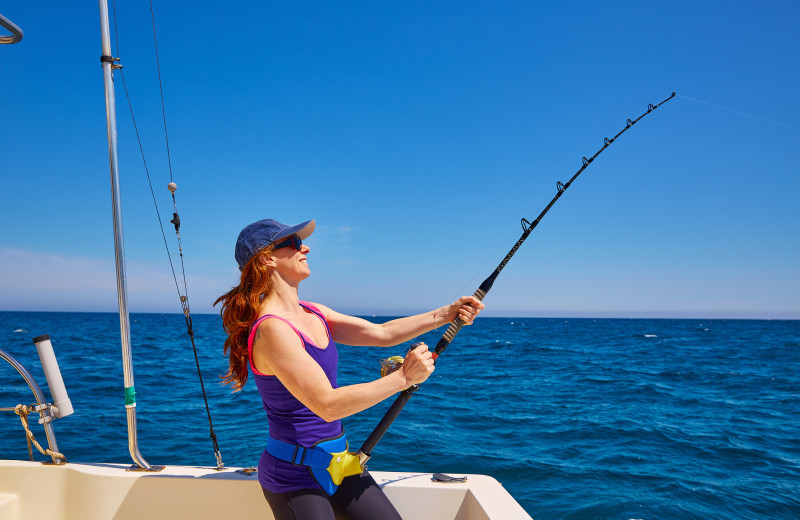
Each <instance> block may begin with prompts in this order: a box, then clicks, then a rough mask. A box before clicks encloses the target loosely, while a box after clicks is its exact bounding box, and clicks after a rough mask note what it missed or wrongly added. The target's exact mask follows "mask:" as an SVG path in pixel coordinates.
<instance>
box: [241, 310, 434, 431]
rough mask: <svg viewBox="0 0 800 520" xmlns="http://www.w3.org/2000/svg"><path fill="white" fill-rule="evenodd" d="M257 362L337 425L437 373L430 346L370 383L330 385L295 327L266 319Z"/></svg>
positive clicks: (255, 354)
mask: <svg viewBox="0 0 800 520" xmlns="http://www.w3.org/2000/svg"><path fill="white" fill-rule="evenodd" d="M253 364H254V365H255V366H256V368H257V369H258V370H259V371H260V372H262V373H266V374H274V375H275V376H277V377H278V379H279V380H280V382H281V383H283V385H284V386H285V387H286V388H287V390H289V392H291V394H292V395H293V396H294V397H295V398H296V399H297V400H298V401H300V402H301V403H303V404H304V405H306V406H307V407H308V408H309V409H310V410H311V411H312V412H314V413H315V414H317V415H318V416H319V417H321V418H322V419H324V420H325V421H328V422H330V421H334V420H336V419H341V418H343V417H347V416H349V415H353V414H355V413H358V412H360V411H362V410H365V409H367V408H369V407H370V406H373V405H375V404H377V403H379V402H381V401H383V400H384V399H386V398H387V397H390V396H392V395H394V394H395V393H397V392H399V391H401V390H404V389H406V388H408V387H409V386H411V385H415V384H419V383H422V382H423V381H425V380H426V379H427V378H428V376H430V374H431V373H432V372H433V370H434V364H433V358H432V356H431V353H430V352H429V351H428V347H427V346H426V345H421V346H419V347H417V348H416V349H415V350H413V351H411V352H409V353H408V355H406V358H405V360H404V362H403V366H402V367H401V369H400V370H398V371H396V372H393V373H391V374H389V375H387V376H386V377H382V378H380V379H377V380H375V381H372V382H369V383H361V384H357V385H350V386H343V387H340V388H333V387H331V384H330V381H328V377H327V376H326V375H325V372H324V371H323V370H322V367H320V366H319V364H318V363H317V362H316V361H314V359H312V358H311V356H310V355H309V354H308V353H307V352H306V351H305V349H304V348H303V343H302V341H301V340H300V338H299V337H298V335H297V333H295V331H294V330H292V328H291V327H290V326H289V325H288V324H286V323H284V322H283V321H281V320H264V321H263V322H261V323H260V324H259V326H258V329H257V332H256V338H255V341H254V343H253Z"/></svg>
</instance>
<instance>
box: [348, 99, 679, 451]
mask: <svg viewBox="0 0 800 520" xmlns="http://www.w3.org/2000/svg"><path fill="white" fill-rule="evenodd" d="M674 97H675V92H673V93H672V94H671V95H670V96H669V97H668V98H666V99H664V100H663V101H662V102H661V103H658V104H657V105H653V104H652V103H651V104H649V105H648V106H647V112H645V113H644V114H642V115H640V116H639V117H637V118H636V119H628V120H627V122H626V125H625V128H623V129H622V130H620V131H619V132H618V133H617V135H615V136H614V137H612V138H608V137H606V138H605V139H604V140H603V147H602V148H600V149H599V150H598V151H597V152H596V153H595V154H594V155H593V156H591V157H583V161H582V162H583V165H582V166H581V167H580V168H579V169H578V171H577V172H575V174H574V175H573V176H572V177H571V178H570V179H569V181H567V182H566V183H562V182H561V181H559V182H557V183H556V190H557V193H556V195H555V196H554V197H553V199H552V200H551V201H550V203H549V204H547V206H546V207H545V208H544V210H542V212H541V213H540V214H539V216H538V217H536V219H534V220H533V221H532V222H531V221H528V220H527V219H524V218H523V219H522V220H521V225H522V236H521V237H520V238H519V240H517V242H516V244H514V246H513V247H512V248H511V250H510V251H509V252H508V254H506V256H505V258H503V260H502V262H500V265H498V266H497V268H496V269H495V270H494V271H493V272H492V274H490V275H489V277H488V278H486V280H484V281H483V282H482V283H481V285H480V287H478V289H477V290H476V291H475V293H474V294H473V296H474V297H475V298H476V299H478V300H479V301H480V300H483V298H484V297H485V296H486V293H488V292H489V290H490V289H491V288H492V285H493V284H494V282H495V280H496V279H497V277H498V276H499V274H500V272H501V271H502V270H503V268H504V267H505V266H506V264H508V262H509V260H511V257H513V256H514V254H515V253H516V252H517V250H518V249H519V248H520V246H521V245H522V243H523V242H525V240H526V239H527V238H528V236H529V235H530V234H531V232H533V230H534V229H535V228H536V226H537V225H538V224H539V222H540V221H541V220H542V218H543V217H544V216H545V214H547V212H548V211H550V208H552V207H553V204H555V203H556V201H557V200H558V199H559V198H560V197H561V196H562V195H563V194H564V192H565V191H567V189H568V188H569V187H570V186H571V185H572V183H573V182H574V181H575V179H577V178H578V176H579V175H580V174H581V173H583V171H584V170H585V169H586V168H588V167H589V165H590V164H592V162H593V161H594V160H595V159H596V158H597V156H598V155H600V154H601V153H603V151H604V150H605V149H606V148H608V147H609V146H610V145H611V143H613V142H614V141H615V140H617V138H619V137H620V136H621V135H622V134H623V133H625V132H626V131H627V130H628V129H629V128H631V127H632V126H633V125H635V124H636V123H638V122H639V120H641V119H642V118H643V117H645V116H646V115H647V114H649V113H650V112H652V111H653V110H655V109H657V108H658V107H660V106H661V105H663V104H664V103H666V102H667V101H669V100H670V99H672V98H674ZM464 324H465V323H464V322H463V321H462V320H461V316H456V319H454V320H453V322H452V323H451V324H450V326H449V327H448V328H447V330H446V331H445V333H444V334H443V335H442V338H441V339H440V340H439V342H438V343H437V344H436V348H435V349H434V350H433V359H434V361H436V359H437V358H438V357H439V356H440V355H441V354H442V353H443V352H444V350H445V349H446V348H447V346H448V345H449V344H450V342H451V341H452V340H453V338H455V336H456V334H458V332H459V331H460V330H461V327H462V326H464ZM419 386H420V385H413V386H411V387H410V388H407V389H405V390H403V391H402V392H400V395H398V396H397V399H395V401H394V403H392V406H391V407H390V408H389V410H388V411H387V412H386V413H385V414H384V416H383V418H381V420H380V422H379V423H378V425H377V426H376V427H375V428H374V429H373V430H372V433H370V434H369V437H367V439H366V440H365V441H364V444H363V445H362V446H361V449H360V450H359V451H358V454H357V455H358V458H359V461H360V462H361V465H362V467H363V466H364V465H365V464H366V462H367V461H368V460H369V459H370V457H371V456H372V455H371V454H372V450H373V449H374V448H375V445H377V444H378V441H380V440H381V437H383V435H384V434H385V433H386V431H387V430H388V429H389V427H390V426H391V424H392V422H394V420H395V419H396V418H397V416H398V415H399V414H400V412H401V411H402V409H403V407H404V406H405V405H406V403H407V402H408V400H409V399H410V398H411V396H412V395H414V392H416V391H417V390H418V389H419Z"/></svg>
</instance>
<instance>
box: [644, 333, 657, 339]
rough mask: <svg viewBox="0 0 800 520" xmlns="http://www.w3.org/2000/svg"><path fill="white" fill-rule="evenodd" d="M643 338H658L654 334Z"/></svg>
mask: <svg viewBox="0 0 800 520" xmlns="http://www.w3.org/2000/svg"><path fill="white" fill-rule="evenodd" d="M644 337H645V338H657V337H658V336H657V335H656V334H645V335H644Z"/></svg>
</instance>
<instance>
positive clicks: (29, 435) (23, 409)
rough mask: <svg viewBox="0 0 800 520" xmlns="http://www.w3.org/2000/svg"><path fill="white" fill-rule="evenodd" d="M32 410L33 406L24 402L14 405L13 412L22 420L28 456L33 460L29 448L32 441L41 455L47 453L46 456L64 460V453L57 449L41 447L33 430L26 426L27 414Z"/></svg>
mask: <svg viewBox="0 0 800 520" xmlns="http://www.w3.org/2000/svg"><path fill="white" fill-rule="evenodd" d="M33 411H34V408H33V407H32V406H25V405H24V404H18V405H17V406H15V407H14V413H15V414H17V415H19V420H20V421H21V422H22V427H23V428H25V440H27V441H28V455H29V456H30V458H31V460H33V450H32V449H31V443H33V445H34V446H36V449H37V450H39V452H40V453H41V454H42V455H47V456H48V457H51V458H54V459H56V458H58V459H61V460H63V461H64V462H66V461H67V458H66V457H65V456H64V455H62V454H61V453H58V452H57V451H53V450H51V449H50V448H47V449H44V448H42V445H41V444H39V443H38V442H36V438H35V437H34V436H33V432H32V431H31V429H30V428H28V414H29V413H31V412H33Z"/></svg>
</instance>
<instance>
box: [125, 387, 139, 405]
mask: <svg viewBox="0 0 800 520" xmlns="http://www.w3.org/2000/svg"><path fill="white" fill-rule="evenodd" d="M129 404H136V389H135V388H134V387H132V386H126V387H125V405H126V406H127V405H129Z"/></svg>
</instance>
